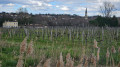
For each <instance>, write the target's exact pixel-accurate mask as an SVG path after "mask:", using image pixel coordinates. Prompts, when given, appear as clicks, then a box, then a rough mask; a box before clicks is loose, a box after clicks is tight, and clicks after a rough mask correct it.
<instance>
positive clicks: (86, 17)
mask: <svg viewBox="0 0 120 67" xmlns="http://www.w3.org/2000/svg"><path fill="white" fill-rule="evenodd" d="M87 19H88V16H87V8H86V10H85V20H87Z"/></svg>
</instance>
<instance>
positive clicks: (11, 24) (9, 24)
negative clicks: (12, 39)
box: [3, 21, 18, 28]
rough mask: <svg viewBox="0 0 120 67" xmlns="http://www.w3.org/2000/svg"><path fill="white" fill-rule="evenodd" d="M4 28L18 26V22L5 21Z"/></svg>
mask: <svg viewBox="0 0 120 67" xmlns="http://www.w3.org/2000/svg"><path fill="white" fill-rule="evenodd" d="M3 27H4V28H12V27H18V22H13V21H12V22H10V21H5V22H4V23H3Z"/></svg>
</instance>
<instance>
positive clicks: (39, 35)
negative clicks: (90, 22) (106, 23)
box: [0, 28, 120, 67]
mask: <svg viewBox="0 0 120 67" xmlns="http://www.w3.org/2000/svg"><path fill="white" fill-rule="evenodd" d="M110 29H111V30H109V29H104V35H103V34H102V29H101V28H100V29H97V30H96V28H91V29H89V28H86V29H74V28H73V31H72V30H71V34H69V31H68V30H69V29H64V28H58V29H57V30H58V31H57V35H56V28H53V29H51V28H47V29H28V30H29V38H28V39H27V43H29V42H30V41H31V40H33V45H34V46H33V48H34V52H33V54H32V55H31V56H30V57H26V54H24V57H23V60H24V61H25V62H24V66H25V67H29V66H32V67H35V66H37V65H38V63H39V61H41V60H42V58H44V59H43V61H42V63H44V62H45V60H47V59H48V58H51V59H52V61H51V62H53V63H51V65H54V66H55V63H56V62H57V60H58V59H59V56H60V53H61V52H62V54H63V61H65V56H66V55H67V53H70V55H71V57H72V58H74V65H75V66H77V65H78V64H79V62H80V59H81V55H82V54H83V49H82V48H83V47H85V49H84V50H85V56H87V57H90V56H91V54H92V53H94V55H95V56H96V55H97V49H94V48H93V47H92V46H93V44H94V43H93V41H94V39H96V40H97V41H98V47H99V48H100V60H99V62H97V65H103V66H105V65H106V57H105V56H106V51H107V48H108V47H109V48H110V50H109V51H111V48H112V46H114V47H115V49H116V51H117V49H118V47H119V46H120V35H118V36H116V34H117V32H116V28H110ZM117 29H118V30H119V28H117ZM51 30H52V34H51ZM77 30H79V31H78V32H77ZM83 31H84V34H83ZM111 31H114V32H111ZM1 32H2V35H1V41H0V46H1V47H0V61H2V67H16V65H17V62H18V59H19V55H20V43H21V42H22V41H23V39H24V38H25V37H26V35H25V33H24V29H17V30H15V29H1ZM63 32H64V33H63ZM88 33H89V34H88ZM118 33H119V34H120V32H118ZM51 35H52V36H51ZM70 35H71V38H70ZM68 36H69V37H68ZM51 37H52V38H51ZM77 37H78V38H77ZM70 39H71V40H70ZM112 56H113V58H114V62H115V65H117V64H118V63H119V62H120V53H118V52H117V53H115V54H113V55H112ZM65 63H66V62H65ZM111 63H112V62H110V61H109V66H110V65H112V64H111Z"/></svg>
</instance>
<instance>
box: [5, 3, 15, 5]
mask: <svg viewBox="0 0 120 67" xmlns="http://www.w3.org/2000/svg"><path fill="white" fill-rule="evenodd" d="M14 5H15V4H13V3H8V4H7V6H14Z"/></svg>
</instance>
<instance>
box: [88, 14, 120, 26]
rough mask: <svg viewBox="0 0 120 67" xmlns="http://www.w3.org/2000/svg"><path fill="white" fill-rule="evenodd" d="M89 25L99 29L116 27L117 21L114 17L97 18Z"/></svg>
mask: <svg viewBox="0 0 120 67" xmlns="http://www.w3.org/2000/svg"><path fill="white" fill-rule="evenodd" d="M89 23H90V24H92V25H94V26H100V27H104V26H110V27H116V26H118V20H117V18H116V17H115V16H113V17H101V16H98V17H97V18H96V19H95V20H92V21H90V22H89Z"/></svg>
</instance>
